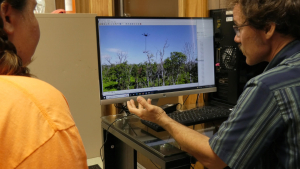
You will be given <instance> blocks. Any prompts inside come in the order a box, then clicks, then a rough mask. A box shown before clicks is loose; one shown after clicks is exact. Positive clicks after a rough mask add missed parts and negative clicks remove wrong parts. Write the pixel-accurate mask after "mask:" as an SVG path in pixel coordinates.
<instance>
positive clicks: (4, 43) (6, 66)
mask: <svg viewBox="0 0 300 169" xmlns="http://www.w3.org/2000/svg"><path fill="white" fill-rule="evenodd" d="M3 2H6V3H8V4H10V5H11V6H12V7H13V8H14V9H16V10H19V11H22V10H23V9H24V8H25V6H26V3H27V0H0V3H3ZM0 75H21V76H31V75H30V73H29V69H28V68H27V67H25V66H23V64H22V59H21V58H20V57H19V56H18V55H17V49H16V47H15V45H14V44H13V43H12V42H10V41H9V40H8V36H7V33H6V32H5V31H4V30H3V20H2V19H1V18H0Z"/></svg>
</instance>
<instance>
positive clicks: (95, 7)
mask: <svg viewBox="0 0 300 169" xmlns="http://www.w3.org/2000/svg"><path fill="white" fill-rule="evenodd" d="M90 13H96V14H97V15H98V16H113V0H90Z"/></svg>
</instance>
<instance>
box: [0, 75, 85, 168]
mask: <svg viewBox="0 0 300 169" xmlns="http://www.w3.org/2000/svg"><path fill="white" fill-rule="evenodd" d="M0 168H5V169H10V168H16V169H23V168H24V169H28V168H33V169H34V168H43V169H48V168H49V169H50V168H51V169H54V168H72V169H87V168H88V167H87V157H86V153H85V149H84V146H83V143H82V140H81V137H80V135H79V132H78V129H77V127H76V126H75V123H74V120H73V118H72V116H71V113H70V110H69V106H68V104H67V102H66V100H65V98H64V96H63V95H62V94H61V92H59V91H58V90H57V89H55V88H54V87H53V86H51V85H49V84H48V83H46V82H43V81H41V80H38V79H35V78H29V77H22V76H0Z"/></svg>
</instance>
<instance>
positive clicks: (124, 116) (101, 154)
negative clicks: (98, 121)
mask: <svg viewBox="0 0 300 169" xmlns="http://www.w3.org/2000/svg"><path fill="white" fill-rule="evenodd" d="M131 115H133V114H131ZM131 115H129V116H131ZM125 117H128V116H123V117H121V118H118V119H116V120H115V121H113V122H112V123H110V125H109V126H108V128H107V130H106V137H105V141H104V143H103V144H102V146H101V148H100V158H101V160H102V162H103V161H104V157H103V158H102V153H101V150H102V148H103V147H104V145H105V143H106V142H107V137H108V133H109V132H108V130H109V128H110V127H111V126H112V125H113V124H114V123H115V122H116V121H118V120H121V119H123V118H125Z"/></svg>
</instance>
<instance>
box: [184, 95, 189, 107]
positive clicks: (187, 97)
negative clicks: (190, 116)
mask: <svg viewBox="0 0 300 169" xmlns="http://www.w3.org/2000/svg"><path fill="white" fill-rule="evenodd" d="M189 96H190V95H188V96H187V97H186V98H185V100H184V102H183V105H184V103H185V101H186V100H187V99H188V98H189Z"/></svg>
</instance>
